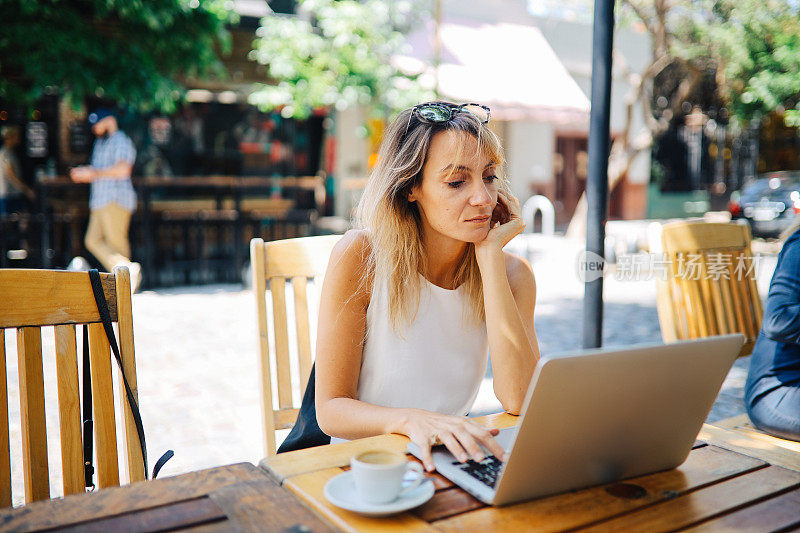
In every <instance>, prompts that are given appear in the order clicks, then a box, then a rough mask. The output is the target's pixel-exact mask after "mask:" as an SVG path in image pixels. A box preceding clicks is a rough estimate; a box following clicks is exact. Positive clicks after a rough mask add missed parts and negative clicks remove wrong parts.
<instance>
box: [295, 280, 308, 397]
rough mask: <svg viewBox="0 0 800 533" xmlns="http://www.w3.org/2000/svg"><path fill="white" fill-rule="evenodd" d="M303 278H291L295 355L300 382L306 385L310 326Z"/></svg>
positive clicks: (305, 282) (305, 283)
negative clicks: (295, 333)
mask: <svg viewBox="0 0 800 533" xmlns="http://www.w3.org/2000/svg"><path fill="white" fill-rule="evenodd" d="M307 283H308V282H307V279H306V277H305V276H295V277H293V278H292V289H294V321H295V329H296V330H297V355H298V357H299V359H300V362H299V367H300V382H301V383H306V382H307V381H308V376H309V375H310V374H311V326H310V324H309V320H308V292H307V290H306V285H307Z"/></svg>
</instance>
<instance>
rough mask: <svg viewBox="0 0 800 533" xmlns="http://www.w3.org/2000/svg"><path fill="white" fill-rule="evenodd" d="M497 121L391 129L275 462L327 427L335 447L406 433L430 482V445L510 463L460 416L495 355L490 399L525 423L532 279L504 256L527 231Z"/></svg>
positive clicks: (411, 114) (468, 117)
mask: <svg viewBox="0 0 800 533" xmlns="http://www.w3.org/2000/svg"><path fill="white" fill-rule="evenodd" d="M489 116H490V111H489V108H488V107H485V106H481V105H477V104H463V105H456V104H452V103H448V102H429V103H425V104H420V105H417V106H414V107H413V108H411V109H407V110H405V111H403V112H401V113H400V114H399V116H398V117H397V118H396V119H395V120H394V121H393V122H392V124H391V125H390V126H389V128H388V129H387V131H386V133H385V135H384V138H383V141H382V144H381V147H380V150H379V153H378V162H377V164H376V166H375V168H374V170H373V171H372V174H371V175H370V178H369V181H368V185H367V187H366V190H365V191H364V194H363V197H362V198H361V201H360V204H359V206H358V222H359V223H360V226H361V229H358V230H352V231H349V232H347V233H346V234H345V235H344V237H343V238H342V239H341V241H339V243H338V244H337V245H336V247H335V248H334V250H333V253H332V255H331V258H330V262H329V264H328V269H327V272H326V274H325V280H324V282H323V286H322V294H321V301H320V311H319V324H318V333H317V351H316V363H315V369H314V372H312V378H311V380H310V382H309V385H308V387H307V390H306V394H305V397H304V400H303V407H302V408H301V414H300V417H299V420H298V424H297V425H296V426H295V428H294V430H293V431H292V433H291V434H290V435H289V437H288V438H287V440H286V442H284V445H283V446H282V447H281V450H280V451H281V452H282V451H288V450H290V449H297V448H300V447H305V446H308V445H314V444H322V443H324V442H325V441H324V439H322V440H317V441H316V442H314V440H313V438H312V439H311V440H309V439H307V438H306V439H304V437H303V436H304V435H305V436H308V435H310V434H312V433H313V432H314V431H315V430H317V431H318V430H319V429H321V431H322V432H324V434H326V435H329V436H331V437H333V440H334V441H337V440H342V439H357V438H362V437H368V436H372V435H378V434H382V433H400V434H403V435H407V436H408V437H409V438H410V439H411V441H412V442H414V443H415V444H417V445H418V446H419V447H420V449H421V450H422V457H423V463H424V465H425V467H426V468H427V469H428V470H432V469H433V461H432V460H431V455H430V447H431V445H432V444H433V443H434V442H436V441H440V442H441V443H443V444H444V445H445V446H447V448H448V449H449V450H450V451H451V452H452V453H453V454H454V455H455V456H456V457H457V458H458V459H459V460H461V461H462V462H463V461H467V460H468V459H469V458H472V459H474V460H475V461H479V462H480V461H482V460H483V459H484V458H485V457H484V453H483V451H482V450H481V447H480V446H479V445H483V446H484V447H485V448H486V449H487V450H488V451H489V452H490V453H492V454H494V455H495V456H496V457H497V458H498V459H502V457H503V453H504V452H503V449H502V447H500V445H499V444H498V443H497V442H496V441H495V440H494V438H493V436H494V435H496V434H497V430H496V429H487V428H485V427H483V426H481V425H480V424H477V423H476V422H474V421H472V420H470V419H469V418H467V417H466V415H467V413H468V412H469V409H470V408H471V406H472V403H473V402H474V400H475V397H476V396H477V393H478V388H479V386H480V383H481V380H482V378H483V376H484V374H485V372H486V365H487V360H488V357H489V356H491V363H492V371H493V375H494V392H495V394H496V395H497V398H498V399H499V400H500V402H501V404H502V405H503V408H504V409H505V410H506V411H508V412H509V413H512V414H518V413H519V411H520V409H521V408H522V402H523V400H524V397H525V393H526V391H527V388H528V384H529V382H530V379H531V376H532V373H533V369H534V367H535V365H536V361H537V359H538V357H539V348H538V343H537V340H536V334H535V332H534V327H533V309H534V301H535V297H536V285H535V281H534V276H533V270H532V268H531V266H530V264H529V263H528V262H527V261H526V260H524V259H522V258H520V257H517V256H514V255H512V254H509V253H507V252H504V251H503V246H505V244H506V243H508V242H509V241H510V240H511V239H512V238H513V237H514V236H515V235H517V234H519V233H520V232H521V231H522V230H523V229H524V227H525V224H524V223H523V222H522V220H521V218H520V207H519V202H518V201H517V199H516V198H514V197H513V196H512V195H511V193H510V192H509V189H508V182H507V181H506V179H505V178H504V177H503V166H504V159H503V149H502V147H501V145H500V142H499V140H498V138H497V136H496V135H495V134H494V133H493V132H492V131H491V130H489V129H488V127H487V126H486V124H487V123H488V121H489ZM314 374H316V380H315V378H314ZM314 400H315V401H314ZM314 404H315V407H316V413H314V412H313V411H314V409H313V408H314ZM314 416H315V418H314ZM317 423H318V424H319V425H318V426H317Z"/></svg>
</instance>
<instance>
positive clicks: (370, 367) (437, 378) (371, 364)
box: [358, 276, 489, 416]
mask: <svg viewBox="0 0 800 533" xmlns="http://www.w3.org/2000/svg"><path fill="white" fill-rule="evenodd" d="M467 304H468V302H467V298H466V295H465V294H464V291H463V290H462V289H460V288H459V289H456V290H448V289H443V288H441V287H438V286H436V285H434V284H432V283H431V282H429V281H428V280H427V279H425V277H424V276H420V299H419V310H418V311H417V314H416V316H415V317H414V321H413V322H412V323H411V324H408V325H406V326H405V327H404V328H403V329H402V331H401V336H398V335H396V334H395V333H394V331H393V330H392V326H391V323H390V321H389V310H388V309H389V298H388V290H387V287H386V284H385V283H383V284H378V283H376V284H375V286H374V288H373V290H372V297H371V299H370V303H369V307H368V308H367V334H366V339H365V343H364V350H363V355H362V359H361V373H360V375H359V379H358V399H359V400H361V401H364V402H367V403H371V404H375V405H382V406H385V407H406V408H417V409H426V410H428V411H435V412H437V413H444V414H449V415H458V416H463V415H466V414H467V413H468V412H469V410H470V408H471V407H472V404H473V402H474V401H475V397H476V396H477V394H478V388H479V387H480V384H481V380H482V379H483V376H484V374H485V373H486V363H487V359H488V355H489V341H488V338H487V334H486V324H485V322H483V323H480V324H474V323H472V322H471V321H470V320H469V319H468V318H467V317H466V316H465V312H464V310H465V308H466V306H467Z"/></svg>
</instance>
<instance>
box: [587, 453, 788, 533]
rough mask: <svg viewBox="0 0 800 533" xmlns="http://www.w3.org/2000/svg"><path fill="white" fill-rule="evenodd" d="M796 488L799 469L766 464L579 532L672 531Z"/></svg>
mask: <svg viewBox="0 0 800 533" xmlns="http://www.w3.org/2000/svg"><path fill="white" fill-rule="evenodd" d="M797 487H800V472H796V471H794V470H789V469H786V468H781V467H778V466H768V467H767V468H762V469H759V470H756V471H754V472H750V473H748V474H746V475H743V476H738V477H735V478H733V479H729V480H727V481H723V482H721V483H715V484H713V485H711V486H708V487H705V488H703V489H701V490H696V491H694V492H690V493H688V494H685V495H681V496H679V497H678V498H675V499H673V500H670V501H667V502H663V503H661V504H660V505H657V506H654V507H649V508H645V509H640V510H638V511H635V512H632V513H630V514H626V515H624V516H621V517H619V518H615V519H613V520H610V521H607V522H602V523H600V524H597V525H595V526H594V527H591V528H587V529H581V530H580V531H648V532H656V531H674V530H676V529H680V528H684V527H689V526H692V525H694V524H697V523H699V522H702V521H704V520H708V519H709V518H715V517H718V516H722V515H724V514H725V513H727V512H730V511H733V510H736V509H738V508H739V507H742V506H748V505H751V504H752V502H757V501H759V500H760V499H763V498H768V497H770V496H772V495H777V494H780V493H781V492H784V491H787V490H790V489H794V488H797ZM762 531H763V529H762Z"/></svg>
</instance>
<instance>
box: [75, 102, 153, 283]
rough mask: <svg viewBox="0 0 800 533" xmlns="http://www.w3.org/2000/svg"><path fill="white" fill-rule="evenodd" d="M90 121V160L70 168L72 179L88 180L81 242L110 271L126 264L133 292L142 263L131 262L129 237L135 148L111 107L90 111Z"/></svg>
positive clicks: (134, 205)
mask: <svg viewBox="0 0 800 533" xmlns="http://www.w3.org/2000/svg"><path fill="white" fill-rule="evenodd" d="M89 124H91V126H92V133H94V135H95V136H96V137H97V140H96V141H95V143H94V149H93V150H92V158H91V160H90V163H89V165H87V166H81V167H76V168H73V169H72V170H71V171H70V177H71V178H72V180H73V181H75V182H79V183H91V190H90V193H89V211H90V215H89V227H88V228H87V229H86V237H85V239H84V243H85V245H86V249H87V250H89V252H91V253H92V254H93V255H94V256H95V257H96V258H97V260H98V261H100V263H101V264H102V265H103V267H104V268H105V269H106V270H108V271H109V272H111V271H112V270H113V268H114V267H115V266H120V265H122V266H127V267H128V269H129V270H130V273H131V288H132V290H133V291H134V292H136V290H138V288H139V284H140V283H141V266H140V265H139V263H133V262H131V260H130V256H131V245H130V241H129V240H128V228H129V227H130V222H131V215H132V214H133V212H134V211H135V210H136V192H135V191H134V190H133V184H132V183H131V170H132V169H133V163H134V161H135V160H136V148H135V147H134V146H133V142H132V141H131V139H130V138H129V137H128V136H127V135H125V133H123V132H122V131H120V129H119V126H118V124H117V118H116V116H115V115H114V112H113V111H112V110H111V109H98V110H97V111H95V112H94V113H92V114H90V115H89Z"/></svg>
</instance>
